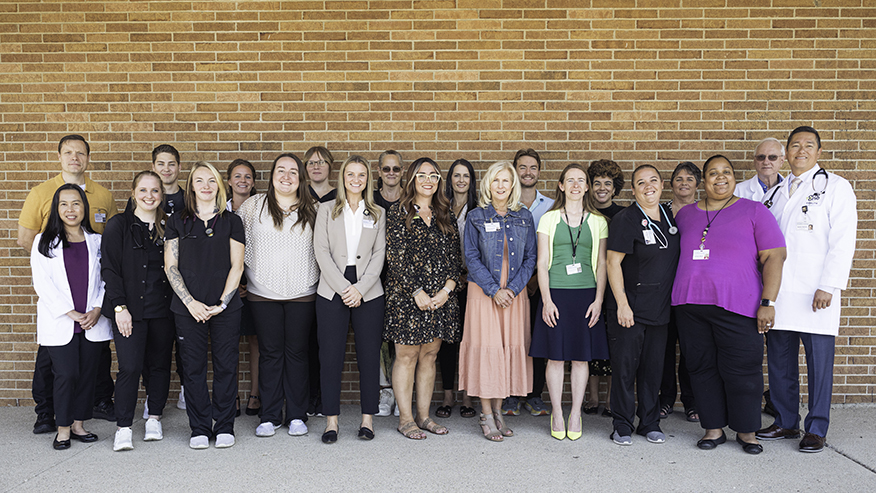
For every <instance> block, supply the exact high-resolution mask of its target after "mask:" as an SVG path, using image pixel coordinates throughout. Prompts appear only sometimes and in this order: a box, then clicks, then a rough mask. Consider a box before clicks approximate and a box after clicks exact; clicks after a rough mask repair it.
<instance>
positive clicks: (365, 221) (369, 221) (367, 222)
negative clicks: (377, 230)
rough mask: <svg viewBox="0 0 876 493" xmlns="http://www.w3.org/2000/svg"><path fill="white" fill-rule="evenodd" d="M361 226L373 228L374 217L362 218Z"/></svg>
mask: <svg viewBox="0 0 876 493" xmlns="http://www.w3.org/2000/svg"><path fill="white" fill-rule="evenodd" d="M362 227H363V228H368V229H374V219H371V218H370V217H364V218H362Z"/></svg>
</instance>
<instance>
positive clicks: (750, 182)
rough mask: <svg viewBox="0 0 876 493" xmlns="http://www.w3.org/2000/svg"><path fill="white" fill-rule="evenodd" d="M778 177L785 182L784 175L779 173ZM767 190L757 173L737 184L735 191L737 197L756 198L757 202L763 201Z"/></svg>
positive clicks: (779, 180) (780, 181)
mask: <svg viewBox="0 0 876 493" xmlns="http://www.w3.org/2000/svg"><path fill="white" fill-rule="evenodd" d="M776 178H777V179H778V181H777V182H776V183H777V184H778V183H783V182H784V180H783V179H782V175H781V173H780V174H777V175H776ZM765 193H766V192H765V191H764V189H763V185H762V184H761V181H760V178H758V177H757V175H756V174H755V175H754V176H752V177H751V178H749V179H747V180H745V181H741V182H739V183H737V184H736V190H735V191H734V192H733V194H734V195H736V196H737V197H742V198H743V199H748V200H754V201H756V202H763V197H764V194H765Z"/></svg>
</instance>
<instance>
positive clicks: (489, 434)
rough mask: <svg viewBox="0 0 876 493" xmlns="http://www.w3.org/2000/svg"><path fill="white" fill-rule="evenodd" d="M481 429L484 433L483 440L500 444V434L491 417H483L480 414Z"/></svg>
mask: <svg viewBox="0 0 876 493" xmlns="http://www.w3.org/2000/svg"><path fill="white" fill-rule="evenodd" d="M480 425H481V429H482V430H483V432H484V438H486V439H487V440H489V441H491V442H501V441H502V440H504V438H502V432H501V431H499V430H498V429H497V428H496V421H495V420H494V419H493V416H492V415H490V416H484V414H483V413H481V422H480Z"/></svg>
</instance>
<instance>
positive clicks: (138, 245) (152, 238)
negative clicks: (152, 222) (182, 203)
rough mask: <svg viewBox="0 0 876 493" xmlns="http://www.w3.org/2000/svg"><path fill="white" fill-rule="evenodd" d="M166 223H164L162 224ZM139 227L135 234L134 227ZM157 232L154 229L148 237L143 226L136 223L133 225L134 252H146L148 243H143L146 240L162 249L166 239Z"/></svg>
mask: <svg viewBox="0 0 876 493" xmlns="http://www.w3.org/2000/svg"><path fill="white" fill-rule="evenodd" d="M163 223H164V221H162V224H163ZM135 226H136V227H137V232H134V227H135ZM157 232H158V231H157V230H156V229H154V228H153V229H152V232H151V233H149V234H148V235H147V234H145V233H144V232H143V225H142V224H140V223H138V222H135V223H131V236H132V237H133V238H134V250H145V249H146V242H145V241H143V239H144V238H148V240H149V242H151V243H153V244H154V245H155V246H157V247H160V246H163V245H164V238H162V237H160V236H158V235H157Z"/></svg>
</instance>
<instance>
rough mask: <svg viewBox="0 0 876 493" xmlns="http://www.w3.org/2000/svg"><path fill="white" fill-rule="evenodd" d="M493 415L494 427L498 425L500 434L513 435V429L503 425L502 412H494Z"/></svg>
mask: <svg viewBox="0 0 876 493" xmlns="http://www.w3.org/2000/svg"><path fill="white" fill-rule="evenodd" d="M493 416H494V418H495V421H496V427H498V429H499V432H501V433H502V436H506V437H513V436H514V431H513V430H512V429H511V428H508V426H506V425H505V418H503V417H502V413H500V412H494V413H493Z"/></svg>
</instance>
